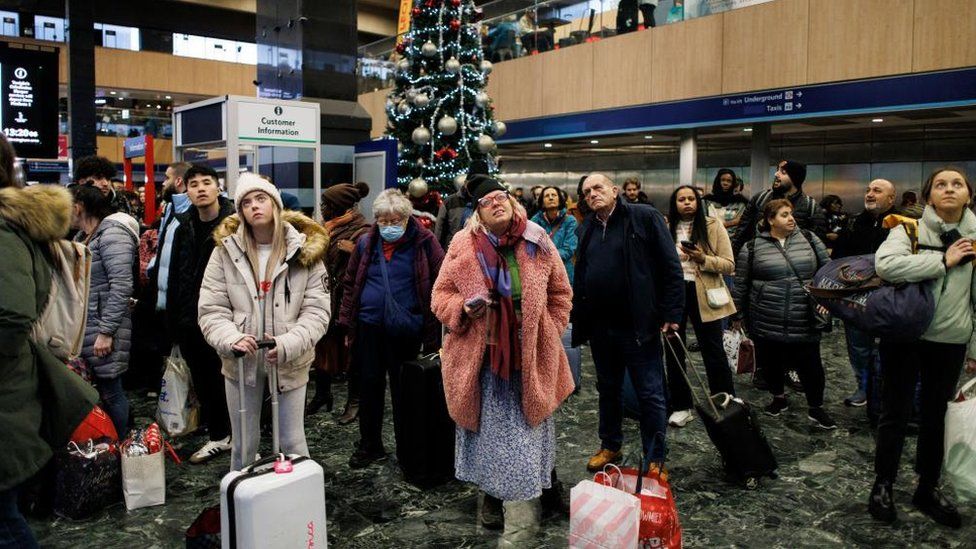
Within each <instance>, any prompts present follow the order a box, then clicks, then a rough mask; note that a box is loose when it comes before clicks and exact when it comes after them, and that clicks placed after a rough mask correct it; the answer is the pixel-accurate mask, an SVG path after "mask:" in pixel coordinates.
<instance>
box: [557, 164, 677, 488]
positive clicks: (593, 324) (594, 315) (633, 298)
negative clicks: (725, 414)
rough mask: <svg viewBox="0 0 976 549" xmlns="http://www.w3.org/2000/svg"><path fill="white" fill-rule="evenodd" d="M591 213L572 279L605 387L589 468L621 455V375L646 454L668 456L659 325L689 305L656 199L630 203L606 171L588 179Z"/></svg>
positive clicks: (582, 329)
mask: <svg viewBox="0 0 976 549" xmlns="http://www.w3.org/2000/svg"><path fill="white" fill-rule="evenodd" d="M582 193H583V198H584V199H585V200H586V203H587V205H588V206H589V208H590V210H592V211H591V213H590V214H588V215H587V216H586V219H585V220H584V221H583V225H582V226H581V229H580V234H581V235H582V238H581V240H580V246H579V248H578V252H577V253H578V256H577V261H576V272H575V275H574V281H573V312H572V315H571V316H572V318H571V322H572V324H573V345H574V346H576V345H579V344H580V343H583V342H585V341H589V342H590V349H591V350H592V352H593V361H594V362H595V363H596V372H597V388H598V390H599V392H600V442H601V447H600V451H599V452H597V453H596V454H595V455H594V456H593V457H592V458H590V461H589V463H588V464H587V468H588V469H589V470H591V471H598V470H602V469H603V467H604V465H606V464H607V463H614V462H619V460H620V458H621V457H622V453H621V451H620V447H621V444H622V442H623V434H622V431H621V423H622V421H623V419H622V418H623V403H622V400H621V387H622V384H623V376H624V375H625V374H627V375H630V379H631V381H632V382H633V385H634V388H635V391H636V393H637V399H638V402H639V404H640V426H641V439H642V443H643V450H644V454H646V455H649V457H650V459H651V461H652V462H654V463H660V462H663V461H664V442H665V441H664V437H665V434H666V429H667V412H666V402H665V385H664V366H663V361H662V349H661V333H662V332H673V331H674V330H677V329H678V324H677V323H678V322H680V321H681V313H682V309H683V307H684V302H685V301H684V299H685V297H684V280H683V276H682V271H681V263H680V262H679V261H678V254H677V252H676V250H675V247H674V242H673V241H672V240H671V235H670V233H669V232H668V229H667V227H666V226H665V224H664V217H663V216H662V215H661V214H660V213H659V212H658V211H657V210H655V209H654V208H653V207H652V206H647V205H644V204H629V203H627V202H626V201H625V200H623V199H622V198H621V196H619V195H620V191H619V189H618V188H617V187H616V186H615V185H614V184H613V182H612V181H610V179H609V178H607V177H606V176H605V175H600V174H595V175H591V176H589V177H587V178H586V180H585V181H583V186H582Z"/></svg>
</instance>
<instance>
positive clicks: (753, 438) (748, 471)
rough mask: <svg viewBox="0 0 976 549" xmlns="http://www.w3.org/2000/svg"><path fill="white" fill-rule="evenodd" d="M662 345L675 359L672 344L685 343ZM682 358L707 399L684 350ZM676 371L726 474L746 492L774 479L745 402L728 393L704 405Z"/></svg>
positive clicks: (771, 458)
mask: <svg viewBox="0 0 976 549" xmlns="http://www.w3.org/2000/svg"><path fill="white" fill-rule="evenodd" d="M664 341H665V345H667V347H668V349H670V351H671V352H672V353H674V354H675V357H677V353H675V350H674V347H673V346H672V341H677V342H679V345H681V346H682V347H683V346H684V342H682V341H681V339H680V338H677V337H674V338H672V337H665V338H664ZM685 356H686V357H688V358H687V360H688V363H687V364H688V369H690V370H692V371H693V372H694V374H695V377H696V378H697V379H698V383H699V385H700V386H701V388H702V390H703V391H704V392H705V394H706V395H708V387H707V386H706V385H705V381H704V380H703V379H702V377H701V374H700V373H699V372H698V370H697V369H696V368H695V365H694V363H693V362H692V361H691V360H690V354H689V353H688V350H687V349H685ZM679 370H681V371H682V375H683V376H684V378H685V381H686V382H688V387H689V388H690V389H691V394H692V396H693V397H694V400H695V410H696V411H697V412H698V415H699V417H701V420H702V423H704V424H705V431H706V432H708V438H710V439H711V440H712V443H713V444H714V445H715V447H716V448H718V451H719V453H720V454H721V455H722V464H723V465H724V466H725V471H726V473H728V474H729V475H730V476H731V477H733V478H734V479H735V480H736V481H738V482H742V483H744V484H745V486H746V487H747V488H755V487H757V486H758V481H759V479H760V478H762V477H770V478H775V477H776V467H777V463H776V456H774V455H773V450H772V448H770V446H769V442H768V441H767V440H766V436H765V435H764V434H763V432H762V428H761V427H760V426H759V420H758V417H757V415H756V412H755V410H753V409H752V407H750V406H749V404H748V403H747V402H745V401H744V400H742V399H738V398H735V397H733V396H732V395H729V394H728V393H718V394H715V395H711V396H710V397H709V398H708V400H707V401H706V403H702V402H701V401H700V400H699V399H698V397H697V396H696V395H695V387H694V386H693V385H692V383H691V379H690V378H689V377H688V374H687V372H685V371H684V370H683V369H680V368H679Z"/></svg>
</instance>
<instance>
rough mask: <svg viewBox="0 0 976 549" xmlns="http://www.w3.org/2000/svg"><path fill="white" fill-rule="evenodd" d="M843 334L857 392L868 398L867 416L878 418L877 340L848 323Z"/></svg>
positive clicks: (879, 358) (878, 359)
mask: <svg viewBox="0 0 976 549" xmlns="http://www.w3.org/2000/svg"><path fill="white" fill-rule="evenodd" d="M844 333H845V334H846V335H847V357H848V359H850V361H851V368H852V369H853V370H854V378H855V379H856V380H857V390H858V391H861V392H863V393H864V394H866V395H867V397H868V409H867V413H868V416H869V417H873V418H878V417H880V415H881V357H880V355H879V354H878V342H877V339H875V337H874V336H872V335H871V334H869V333H867V332H865V331H863V330H861V329H859V328H857V327H855V326H854V325H852V324H850V323H844Z"/></svg>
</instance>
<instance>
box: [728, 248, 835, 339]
mask: <svg viewBox="0 0 976 549" xmlns="http://www.w3.org/2000/svg"><path fill="white" fill-rule="evenodd" d="M784 248H785V250H786V253H787V255H789V257H790V260H791V261H792V262H793V265H795V266H796V269H797V271H798V272H799V274H800V278H802V279H803V282H804V283H807V282H809V281H810V279H812V278H813V275H814V274H815V273H816V272H817V269H818V268H819V267H820V266H821V265H823V264H824V263H826V262H827V261H829V260H830V257H829V256H828V255H827V248H826V247H825V246H824V244H823V242H822V241H821V240H820V239H819V238H817V236H816V235H814V234H813V233H811V232H809V231H801V230H800V229H795V230H794V231H793V232H792V233H790V235H789V236H788V237H787V238H786V245H785V246H784ZM780 249H781V248H780V243H779V241H778V240H776V239H775V238H773V237H772V236H770V234H769V233H768V232H763V233H761V234H759V235H758V236H756V238H755V239H754V240H751V241H749V242H747V243H746V245H745V246H743V247H742V249H741V250H739V257H738V258H737V261H736V263H735V287H734V289H733V295H732V298H733V300H734V301H735V308H736V309H737V310H738V311H739V312H738V313H736V318H742V317H743V316H744V317H745V320H746V330H748V332H749V335H750V336H752V337H760V338H764V339H771V340H774V341H782V342H787V343H794V342H809V341H820V336H821V333H820V331H819V330H818V329H816V328H815V327H814V319H813V315H812V314H811V310H810V297H809V296H808V295H807V293H806V290H804V289H803V285H802V284H801V283H800V281H799V280H797V277H796V276H795V275H794V274H793V271H792V270H791V269H790V265H789V263H787V261H786V259H785V258H784V257H783V254H782V253H781V252H780ZM750 255H751V256H752V258H751V260H750Z"/></svg>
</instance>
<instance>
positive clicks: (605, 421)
mask: <svg viewBox="0 0 976 549" xmlns="http://www.w3.org/2000/svg"><path fill="white" fill-rule="evenodd" d="M590 350H591V351H592V353H593V362H594V363H595V364H596V380H597V390H598V391H599V393H600V442H601V445H602V446H603V448H605V449H607V450H611V451H614V452H616V451H619V450H620V447H621V445H622V444H623V431H622V423H623V402H622V401H621V397H620V392H621V387H622V386H623V381H624V372H627V373H628V374H629V375H630V381H631V383H633V385H634V389H635V392H636V393H637V401H638V403H639V405H640V428H641V442H642V445H643V449H644V454H645V455H648V456H649V457H650V460H651V461H652V462H663V461H664V454H665V449H664V437H665V436H666V434H667V425H668V419H667V401H666V399H665V387H664V363H663V360H662V353H661V339H660V338H658V337H651V338H650V340H648V341H647V342H645V343H643V344H640V345H638V343H637V341H636V339H635V337H634V334H633V332H631V331H629V330H628V331H626V332H617V331H614V330H610V331H609V333H597V334H594V335H593V337H592V338H591V340H590ZM655 438H657V441H656V442H655Z"/></svg>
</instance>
